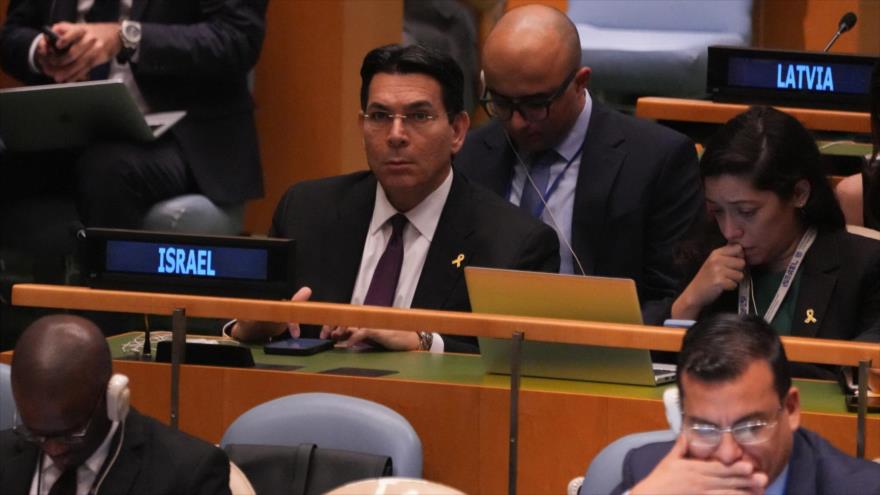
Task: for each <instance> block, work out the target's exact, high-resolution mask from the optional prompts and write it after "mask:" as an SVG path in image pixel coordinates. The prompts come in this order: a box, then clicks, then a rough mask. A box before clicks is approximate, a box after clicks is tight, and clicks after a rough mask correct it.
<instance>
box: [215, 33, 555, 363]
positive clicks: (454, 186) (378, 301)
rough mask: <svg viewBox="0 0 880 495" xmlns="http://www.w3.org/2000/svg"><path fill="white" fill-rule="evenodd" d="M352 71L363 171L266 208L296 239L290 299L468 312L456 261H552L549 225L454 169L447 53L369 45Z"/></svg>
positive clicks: (457, 109) (454, 102) (461, 124)
mask: <svg viewBox="0 0 880 495" xmlns="http://www.w3.org/2000/svg"><path fill="white" fill-rule="evenodd" d="M361 79H362V84H361V115H360V124H361V128H362V131H363V139H364V145H365V148H366V155H367V162H368V163H369V166H370V172H358V173H354V174H351V175H344V176H339V177H330V178H326V179H319V180H315V181H308V182H303V183H300V184H297V185H295V186H293V187H292V188H290V190H288V192H287V193H286V194H285V196H284V197H283V198H282V199H281V202H280V203H279V204H278V207H277V209H276V211H275V217H274V221H273V224H272V232H271V235H274V236H280V237H289V238H292V239H296V241H297V252H296V277H297V280H296V282H297V285H298V286H305V287H306V288H305V289H302V290H301V291H300V292H299V293H298V294H297V295H295V296H294V299H295V300H302V299H307V298H308V297H309V296H311V297H313V298H314V299H317V300H320V301H332V302H343V303H349V302H350V303H352V304H372V305H383V306H395V307H417V308H429V309H449V310H459V311H468V310H470V304H469V301H468V296H467V289H466V287H465V281H464V273H463V271H464V267H465V266H468V265H474V266H488V267H500V268H513V269H520V270H541V271H555V270H557V269H558V266H559V258H558V246H559V244H558V241H557V239H556V235H555V234H554V233H553V230H552V229H550V228H549V227H547V226H546V225H544V224H543V223H541V222H539V221H537V220H535V219H534V218H531V217H530V216H529V215H527V214H526V213H525V212H523V211H521V210H519V209H517V208H514V207H512V206H511V205H510V204H508V203H507V202H505V201H503V200H502V199H501V198H498V197H496V196H495V195H494V194H492V193H491V192H489V191H487V190H485V189H483V188H481V187H479V186H476V185H474V184H472V183H471V182H469V181H468V180H467V179H465V178H464V177H462V176H461V175H460V174H457V173H453V170H452V164H451V159H452V155H454V154H455V153H456V152H457V151H458V150H459V149H460V148H461V144H462V142H463V141H464V136H465V133H466V132H467V129H468V124H469V119H468V115H467V113H466V112H464V110H463V100H462V86H463V78H462V73H461V69H460V68H459V67H458V65H457V64H456V63H455V61H454V60H452V58H451V57H450V56H449V55H446V54H442V53H439V52H435V51H433V50H430V49H427V48H423V47H420V46H418V45H412V46H408V47H401V46H398V45H390V46H386V47H382V48H377V49H375V50H373V51H371V52H370V53H368V54H367V56H366V57H365V58H364V63H363V65H362V67H361ZM395 253H396V254H395ZM395 256H397V257H396V258H395ZM392 259H396V260H397V261H396V262H395V263H394V264H393V266H394V268H393V269H392V270H390V273H389V270H387V268H388V267H389V266H391V261H390V260H392ZM380 289H381V293H382V294H383V295H382V297H379V296H378V294H379V292H380ZM294 328H295V330H294V331H293V333H294V334H295V335H298V332H299V330H298V327H294ZM426 330H428V329H426ZM283 331H284V327H283V326H278V325H257V324H255V323H253V322H249V323H245V322H239V323H237V324H236V325H234V326H233V328H232V335H233V336H235V337H236V338H240V339H245V340H250V339H254V338H260V337H265V336H266V335H267V334H268V335H276V334H279V333H282V332H283ZM321 334H322V336H323V337H332V338H335V339H337V340H340V341H342V342H344V343H345V344H346V345H358V344H360V343H362V342H364V341H367V340H368V341H371V342H373V343H375V344H378V345H380V346H382V347H385V348H388V349H397V350H415V349H422V350H432V351H459V352H468V351H470V352H473V351H476V350H477V346H476V340H475V339H474V338H472V337H467V338H464V337H455V336H439V335H437V334H431V333H427V332H421V333H420V334H418V335H416V334H415V333H409V332H391V331H384V330H375V329H349V328H324V329H323V330H322V332H321Z"/></svg>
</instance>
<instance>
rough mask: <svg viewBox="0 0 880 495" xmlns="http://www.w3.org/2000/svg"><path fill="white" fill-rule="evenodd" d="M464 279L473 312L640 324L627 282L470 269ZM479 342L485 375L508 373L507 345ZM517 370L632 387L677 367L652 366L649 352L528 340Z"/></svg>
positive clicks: (661, 378) (668, 377) (660, 379)
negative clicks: (624, 384)
mask: <svg viewBox="0 0 880 495" xmlns="http://www.w3.org/2000/svg"><path fill="white" fill-rule="evenodd" d="M464 275H465V279H466V281H467V289H468V295H469V296H470V301H471V309H472V310H473V311H474V312H475V313H493V314H504V315H513V316H537V317H547V318H564V319H571V320H582V321H604V322H612V323H632V324H641V323H642V313H641V310H640V309H639V299H638V294H637V293H636V285H635V282H633V281H632V280H630V279H619V278H605V277H583V276H579V275H560V274H556V273H537V272H522V271H515V270H499V269H493V268H479V267H470V266H469V267H466V268H465V271H464ZM526 339H528V335H527V336H526ZM479 341H480V352H481V354H482V359H483V363H484V364H485V367H486V371H487V372H489V373H501V374H509V373H510V344H511V341H510V340H509V339H493V338H485V337H480V339H479ZM521 370H522V374H523V375H525V376H537V377H545V378H565V379H572V380H585V381H596V382H610V383H626V384H633V385H660V384H663V383H669V382H671V381H673V380H674V379H675V366H674V365H666V364H655V365H652V363H651V352H650V351H649V350H647V349H621V348H612V347H599V346H585V345H574V344H559V343H552V342H537V341H529V340H526V341H525V342H523V348H522V365H521Z"/></svg>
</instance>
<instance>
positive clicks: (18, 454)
mask: <svg viewBox="0 0 880 495" xmlns="http://www.w3.org/2000/svg"><path fill="white" fill-rule="evenodd" d="M14 442H15V444H14V445H13V447H12V449H13V454H12V457H11V458H10V459H8V460H4V461H3V462H4V463H6V465H5V466H3V471H4V472H5V473H6V480H7V481H6V486H4V487H3V489H4V490H6V489H8V490H9V493H28V491H29V490H30V486H31V481H33V477H34V471H35V470H36V469H37V461H38V460H39V454H40V450H39V449H38V448H37V447H36V446H35V445H32V444H29V443H27V442H25V441H24V440H21V439H19V438H16V439H15V440H14Z"/></svg>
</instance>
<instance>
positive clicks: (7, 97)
mask: <svg viewBox="0 0 880 495" xmlns="http://www.w3.org/2000/svg"><path fill="white" fill-rule="evenodd" d="M0 108H2V109H3V111H2V112H0V137H2V139H3V141H4V142H5V143H6V147H7V148H8V149H9V150H10V151H42V150H51V149H61V148H72V147H79V146H84V145H86V144H88V143H90V142H93V141H95V140H97V139H127V140H133V141H152V140H155V139H156V138H158V137H159V136H161V135H162V134H164V133H165V132H166V131H168V129H170V128H171V126H173V125H174V124H176V123H177V122H178V121H179V120H180V119H182V118H183V117H184V116H185V115H186V112H163V113H154V114H147V115H144V114H142V113H141V111H140V109H139V108H138V106H137V104H136V103H135V101H134V98H133V97H132V96H131V93H130V92H129V91H128V88H126V87H125V85H124V84H123V83H122V82H121V81H116V80H104V81H87V82H80V83H65V84H46V85H41V86H26V87H21V88H12V89H3V90H0Z"/></svg>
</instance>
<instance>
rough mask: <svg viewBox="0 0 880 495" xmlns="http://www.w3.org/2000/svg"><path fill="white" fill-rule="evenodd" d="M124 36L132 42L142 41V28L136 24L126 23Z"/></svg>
mask: <svg viewBox="0 0 880 495" xmlns="http://www.w3.org/2000/svg"><path fill="white" fill-rule="evenodd" d="M123 35H124V36H125V37H126V38H127V39H128V40H129V41H131V42H134V43H137V42H138V41H140V40H141V27H140V26H139V25H137V24H134V23H126V24H125V29H124V30H123Z"/></svg>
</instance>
